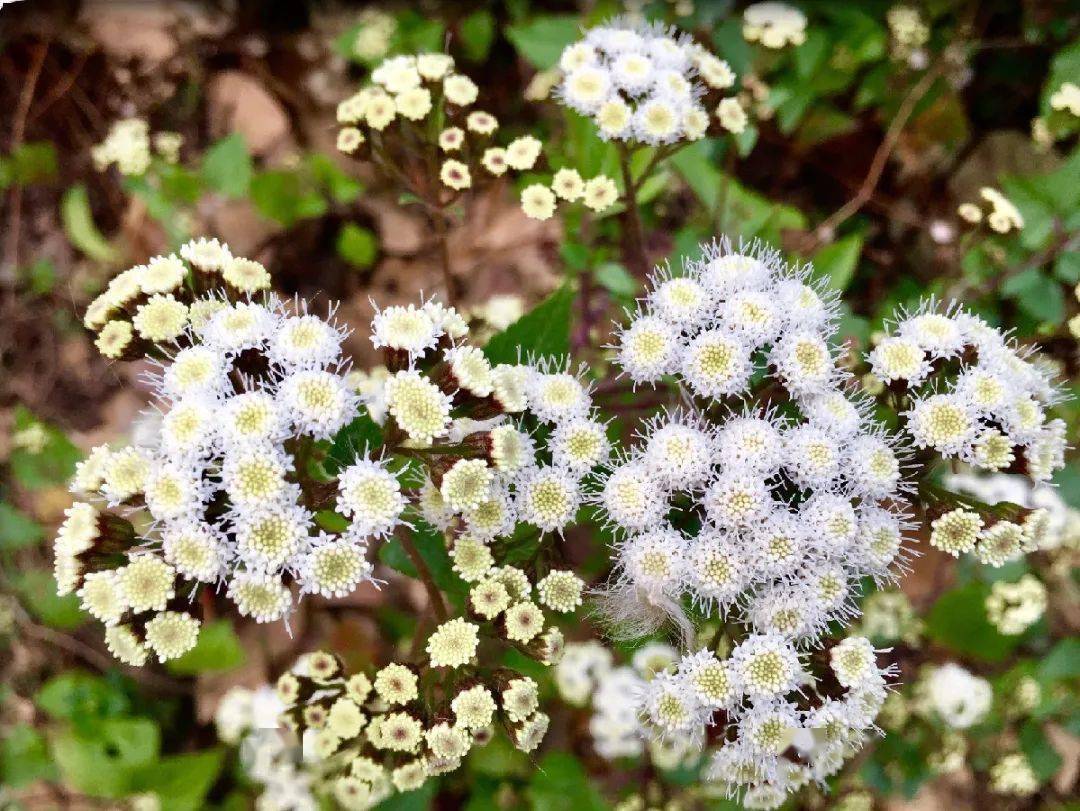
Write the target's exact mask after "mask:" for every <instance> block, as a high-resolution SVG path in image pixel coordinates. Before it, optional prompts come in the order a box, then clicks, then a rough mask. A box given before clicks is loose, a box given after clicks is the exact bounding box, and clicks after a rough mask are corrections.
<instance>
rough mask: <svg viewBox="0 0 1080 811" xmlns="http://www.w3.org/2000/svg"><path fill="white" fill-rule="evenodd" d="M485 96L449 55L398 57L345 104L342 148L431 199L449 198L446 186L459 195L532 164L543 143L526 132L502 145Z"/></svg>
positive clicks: (377, 70)
mask: <svg viewBox="0 0 1080 811" xmlns="http://www.w3.org/2000/svg"><path fill="white" fill-rule="evenodd" d="M478 95H479V90H478V88H477V86H476V84H475V83H474V82H473V81H472V79H470V78H469V77H468V76H465V75H464V74H461V73H456V72H455V70H454V58H453V57H452V56H449V55H448V54H441V53H427V54H419V55H416V56H412V55H409V56H395V57H391V58H389V59H386V60H385V61H383V62H382V63H381V64H380V65H378V66H377V67H376V68H375V69H374V70H373V71H372V72H371V84H370V85H368V86H366V87H364V88H362V89H361V90H360V91H359V92H357V93H356V94H354V95H352V96H350V97H349V98H347V99H345V100H344V101H342V102H341V103H340V104H339V105H338V108H337V120H338V123H339V124H341V125H342V128H341V129H340V130H339V131H338V138H337V146H338V149H340V150H341V151H342V152H345V153H347V154H350V155H364V156H369V157H371V158H372V159H373V160H374V161H375V162H376V164H377V165H378V166H379V167H380V169H382V170H383V171H384V173H385V174H387V175H388V176H390V177H393V178H396V179H397V180H399V181H402V184H403V185H404V186H405V188H407V189H408V190H410V191H412V192H414V193H417V194H418V196H420V197H421V198H423V199H425V200H429V201H436V200H437V201H442V200H443V199H444V198H445V197H446V195H445V194H444V193H443V191H444V190H447V189H448V190H450V192H451V195H450V197H451V199H452V198H453V196H454V195H456V194H457V193H458V192H461V191H463V190H465V189H468V188H470V187H472V186H473V183H474V180H479V179H482V178H483V177H485V176H487V177H497V176H499V175H503V174H505V173H506V172H507V170H510V169H513V170H516V171H524V170H527V169H531V168H533V166H534V164H535V163H536V161H537V159H538V158H539V157H540V150H541V143H540V141H539V140H538V139H536V138H533V137H532V136H528V135H526V136H522V137H520V138H516V139H514V140H513V141H511V142H510V143H509V144H508V145H506V146H505V147H500V146H497V145H496V144H495V143H494V140H493V136H494V135H495V132H496V131H497V130H498V128H499V122H498V120H497V119H496V118H495V116H493V115H492V114H491V113H488V112H485V111H483V110H480V109H474V108H473V105H474V104H475V102H476V100H477V96H478ZM436 165H437V166H438V168H437V169H435V168H434V167H435V166H436ZM480 169H483V170H484V171H483V172H480ZM434 183H437V184H438V185H437V186H436V187H434V188H430V184H434Z"/></svg>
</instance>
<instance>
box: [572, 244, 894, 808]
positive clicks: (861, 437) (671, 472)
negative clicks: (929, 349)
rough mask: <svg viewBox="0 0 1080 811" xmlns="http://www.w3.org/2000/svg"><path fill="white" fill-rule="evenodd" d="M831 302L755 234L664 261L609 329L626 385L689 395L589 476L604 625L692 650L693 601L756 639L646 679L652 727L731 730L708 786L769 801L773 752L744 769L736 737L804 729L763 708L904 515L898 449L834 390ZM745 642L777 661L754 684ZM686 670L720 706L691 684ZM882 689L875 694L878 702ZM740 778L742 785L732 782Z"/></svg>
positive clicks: (848, 600)
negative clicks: (602, 555)
mask: <svg viewBox="0 0 1080 811" xmlns="http://www.w3.org/2000/svg"><path fill="white" fill-rule="evenodd" d="M835 315H836V307H835V303H834V301H833V300H832V299H831V298H830V297H829V296H828V295H827V294H825V292H824V291H823V290H822V289H820V288H818V287H815V286H814V285H812V284H810V283H809V271H808V270H807V269H792V268H790V267H788V266H787V265H786V264H784V263H783V262H782V261H781V259H780V258H779V256H778V254H776V252H774V251H771V250H769V249H767V248H766V247H764V246H761V245H758V244H754V245H752V246H749V247H745V248H742V249H740V250H739V251H734V250H733V249H732V247H731V245H730V244H729V243H728V242H726V241H723V242H722V243H720V244H712V245H706V246H704V248H703V258H702V259H700V260H697V261H692V262H688V263H686V266H685V272H684V273H683V274H681V275H672V274H671V273H669V272H667V271H664V272H659V273H658V274H657V275H656V276H655V277H654V278H653V280H652V284H651V286H650V289H649V290H648V293H647V295H646V297H645V299H644V301H643V303H642V305H641V306H640V307H639V309H638V310H637V312H636V313H634V314H633V316H632V318H631V320H630V322H629V323H628V324H627V325H626V326H625V327H623V328H621V329H620V331H619V334H618V337H617V341H616V346H615V349H616V352H617V362H618V363H619V365H620V366H621V367H622V369H623V371H624V372H625V374H626V375H627V376H628V377H629V378H630V379H631V380H632V381H633V382H634V383H635V384H645V383H650V384H656V383H660V382H662V381H669V382H673V383H674V384H676V385H678V387H679V389H680V391H681V392H682V395H683V402H684V406H683V407H682V408H679V409H675V410H672V411H668V412H664V413H662V414H661V415H659V416H658V417H656V418H653V419H651V420H649V421H647V422H645V423H644V425H643V427H642V428H641V430H640V431H639V432H638V437H639V439H640V442H639V443H638V444H637V445H636V446H635V447H634V448H633V449H632V450H631V451H630V452H629V453H628V454H625V455H623V456H621V457H620V458H618V459H617V460H616V462H615V463H613V464H612V465H610V466H608V467H607V468H606V469H605V470H604V471H603V473H602V474H601V475H600V476H599V477H598V483H597V487H596V489H595V492H594V493H593V494H592V495H591V498H590V500H591V501H592V502H593V503H594V504H595V505H596V506H597V508H598V512H599V514H600V516H601V517H602V519H603V520H604V521H605V522H606V523H607V524H608V525H609V526H610V527H611V529H612V530H613V531H614V533H615V534H616V537H617V538H618V539H619V540H618V541H617V544H616V568H615V574H614V577H613V582H612V583H611V584H610V585H609V587H608V590H607V592H606V594H605V595H604V597H603V598H602V601H603V606H604V608H605V610H606V613H607V614H608V615H609V617H610V618H611V619H612V620H613V621H614V623H615V625H616V629H617V630H622V631H624V632H625V633H626V634H627V635H628V636H636V635H640V634H641V633H643V632H651V631H653V630H655V629H656V627H657V626H658V625H659V624H661V623H662V622H664V621H669V620H670V621H674V623H675V624H676V625H677V626H679V627H680V628H681V629H682V631H683V638H684V643H685V644H687V645H688V646H689V645H690V644H691V643H690V635H691V629H690V626H691V623H690V619H689V617H688V615H687V602H690V603H692V604H693V605H694V607H695V610H696V611H698V612H700V613H703V614H704V615H705V616H706V617H712V616H720V617H727V618H731V619H737V620H738V621H740V622H742V623H745V624H746V625H747V626H748V627H749V629H750V630H751V632H752V633H751V635H750V636H749V637H748V638H747V639H746V640H744V641H743V642H742V643H741V644H740V645H739V646H738V647H737V648H736V652H735V653H734V654H733V656H732V658H731V660H729V661H727V662H719V661H718V660H716V658H715V656H714V655H713V654H712V653H711V652H709V651H707V650H706V651H701V652H698V653H695V654H693V655H687V656H686V657H685V658H684V659H683V660H682V661H681V662H680V663H679V666H678V669H677V671H676V673H674V674H671V675H669V676H666V677H663V678H661V679H657V680H654V681H653V682H651V683H650V685H649V691H648V693H647V695H646V698H645V700H644V703H643V707H644V710H643V711H644V713H645V714H646V716H647V717H648V718H649V719H650V725H651V726H652V727H653V728H654V729H656V730H658V731H659V732H661V733H663V732H665V731H672V730H675V729H680V730H687V729H696V730H698V732H697V733H696V734H697V735H698V736H699V738H700V729H701V727H702V726H703V725H704V724H707V723H710V722H714V723H718V724H721V725H724V724H728V725H731V726H733V727H734V729H735V730H736V735H735V737H736V739H737V740H738V741H739V742H740V743H739V745H738V746H735V745H733V748H731V751H730V753H728V754H723V752H725V751H727V747H726V748H725V750H722V751H721V753H720V754H718V755H717V761H716V762H717V764H718V765H717V766H716V767H715V772H716V774H717V775H718V779H720V780H721V781H723V782H732V783H736V782H741V783H743V784H745V785H748V786H750V787H752V790H753V791H754V792H755V793H762V794H770V796H771V793H778V796H780V797H781V798H782V797H783V795H784V792H785V791H786V790H787V789H789V788H791V789H793V788H794V787H795V781H789V780H788V779H787V778H786V777H784V773H786V772H785V769H787V768H788V767H787V765H785V764H780V763H779V762H773V767H775V768H772V767H770V768H768V769H766V770H765V771H750V772H740V771H739V769H738V768H736V766H738V767H739V768H741V767H742V766H743V765H745V764H744V763H743V760H742V758H743V757H744V756H746V757H748V755H749V753H750V751H751V750H750V749H747V748H746V747H744V746H743V745H742V742H743V741H745V740H749V738H748V737H747V736H752V735H753V734H755V733H754V730H755V729H756V728H757V725H758V724H759V723H760V724H765V725H766V726H768V727H769V728H773V727H775V726H776V724H780V721H778V720H776V718H777V717H778V716H776V713H780V714H782V715H784V718H785V719H786V720H784V722H783V724H781V725H780V726H781V727H782V728H784V729H789V728H792V729H793V728H796V727H798V726H800V725H801V724H803V721H805V720H806V719H800V716H799V714H798V713H797V712H795V710H794V709H793V707H792V706H788V705H786V704H785V705H783V706H782V707H777V706H773V704H774V703H775V702H773V701H772V699H779V698H781V697H783V696H785V695H787V694H788V693H791V692H792V691H794V690H796V688H797V687H798V686H799V685H800V684H801V683H802V681H801V679H804V678H810V676H806V677H804V676H802V673H803V669H802V667H801V665H800V664H799V657H798V654H797V653H796V650H798V649H801V648H805V647H807V646H811V645H816V644H820V637H821V636H822V634H823V633H824V632H825V631H826V630H827V627H828V625H829V623H831V622H833V621H837V620H839V621H844V620H846V619H848V618H850V617H853V616H854V615H855V614H856V613H857V609H856V605H855V602H854V599H853V597H854V594H855V592H856V590H857V587H858V581H859V579H860V578H861V577H866V576H869V577H873V578H875V579H876V580H878V581H884V580H888V579H889V578H890V577H891V574H890V567H891V566H892V564H893V563H894V562H895V561H896V560H897V558H898V556H899V555H900V554H901V541H902V536H903V533H904V531H905V529H906V523H907V519H906V513H905V512H904V505H905V503H906V499H905V496H904V490H905V485H904V483H903V481H902V477H901V467H902V457H901V454H900V453H899V451H898V450H897V448H896V446H895V443H894V442H893V441H892V440H891V439H890V437H889V436H888V435H887V434H886V433H885V432H884V430H883V429H882V428H881V427H879V426H878V425H877V424H876V423H874V422H873V421H872V420H871V418H870V416H869V409H868V406H867V405H866V404H865V403H864V402H862V401H860V400H859V399H857V398H855V397H854V396H853V395H851V394H849V393H848V391H847V387H846V383H847V373H845V372H844V371H843V370H842V369H841V368H840V367H839V365H838V363H837V360H836V357H835V354H836V353H835V350H834V347H833V345H832V341H833V339H834V335H835ZM620 626H622V627H620ZM844 644H849V643H844ZM850 644H854V643H850ZM758 648H761V649H762V650H767V651H768V655H767V656H766V660H767V661H769V662H772V663H773V664H775V667H772V665H770V669H769V673H773V674H774V675H773V676H761V678H762V679H765V680H764V681H759V680H758V677H757V676H754V675H753V674H750V675H749V676H748V675H747V674H744V673H742V672H741V671H740V670H739V668H740V667H741V665H740V664H739V662H740V661H742V659H743V658H745V657H750V658H751V659H753V658H754V656H752V655H751V653H750V652H751V651H754V650H757V649H758ZM872 662H873V656H872V651H871V654H870V655H869V663H868V664H867V667H868V668H869V669H870V670H872V672H873V673H874V674H875V676H876V677H877V678H878V679H879V680H880V674H879V672H878V670H877V668H876V665H873V666H872V667H871V665H872ZM699 670H700V671H701V672H704V673H707V674H708V676H707V678H708V679H709V680H710V684H711V685H713V687H712V688H710V689H713V688H715V690H717V691H718V692H717V694H716V696H715V697H714V699H711V700H705V699H703V698H701V696H702V695H704V694H703V693H702V694H695V693H694V691H693V690H691V689H690V688H689V687H688V686H687V685H688V684H690V683H691V682H692V681H693V679H694V678H696V676H695V674H698V673H699ZM755 673H756V671H755ZM703 678H705V677H704V676H703ZM747 678H749V679H750V680H749V681H747V680H746V679H747ZM769 679H773V681H769ZM878 686H879V685H877V682H875V687H874V688H873V691H872V692H873V694H874V695H875V696H876V695H877V694H878V692H880V694H881V697H883V696H884V687H883V684H882V685H880V691H879V690H878ZM695 695H697V697H696V698H695V697H694V696H695ZM766 696H769V697H771V698H770V700H768V701H766V700H764V697H766ZM863 698H864V696H862V695H861V694H860V695H859V696H858V697H852V698H851V699H850V702H849V704H850V705H851V706H855V705H858V704H860V702H861V701H862V699H863ZM744 700H745V702H746V703H745V704H744ZM830 706H831V705H830ZM845 706H846V705H845ZM719 709H723V710H724V714H723V715H716V713H717V711H718V710H719ZM714 716H715V717H714ZM766 716H768V717H766ZM774 716H775V717H774ZM769 719H772V720H769ZM793 719H794V720H793ZM870 720H872V714H871V715H870V716H869V717H868V718H865V719H864V722H863V723H852V724H851V726H852V727H853V728H859V729H861V728H864V727H867V726H869V723H870ZM767 721H768V723H766V722H767ZM773 721H776V724H773V723H772V722H773ZM796 722H798V723H796ZM808 723H809V722H808ZM777 728H780V727H777ZM729 737H731V736H730V735H729ZM854 737H857V736H854ZM854 737H853V736H849V737H848V738H847V741H848V742H849V743H850V741H851V740H853V739H854ZM859 739H860V740H861V737H860V738H859ZM778 740H779V739H778ZM785 740H786V738H785ZM786 746H787V744H786V743H785V744H784V745H783V746H781V747H780V749H779V750H777V751H776V753H775V754H777V755H778V754H779V753H780V752H781V751H783V749H785V748H786ZM841 750H843V752H844V753H845V755H846V754H850V752H851V751H852V750H851V749H850V748H847V747H846V744H845V746H844V747H840V748H838V749H830V750H829V755H830V757H832V756H834V755H837V753H838V752H840V751H841ZM755 751H756V750H755ZM732 758H735V759H734V760H732ZM751 760H754V759H753V758H751ZM755 762H758V763H759V764H760V762H761V761H760V759H757V760H756V761H755ZM839 762H842V757H841V758H840V760H839V761H838V762H837V763H836V766H837V767H838V765H839ZM725 764H726V765H725ZM781 766H783V767H784V768H783V769H781ZM830 768H831V767H830ZM795 771H799V770H798V769H796V770H795ZM740 773H742V774H744V775H745V779H743V780H741V781H740V780H736V779H734V776H735V775H737V774H740ZM792 773H794V772H792ZM800 773H801V772H800Z"/></svg>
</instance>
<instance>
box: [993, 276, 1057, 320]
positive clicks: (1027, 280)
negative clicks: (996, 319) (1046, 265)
mask: <svg viewBox="0 0 1080 811" xmlns="http://www.w3.org/2000/svg"><path fill="white" fill-rule="evenodd" d="M1001 294H1002V295H1003V296H1007V297H1008V298H1011V299H1014V300H1015V301H1016V303H1017V304H1018V305H1019V306H1020V309H1021V310H1023V311H1024V312H1025V313H1027V314H1028V315H1030V316H1031V317H1032V318H1034V319H1036V320H1037V321H1045V322H1046V323H1049V324H1057V323H1060V322H1061V321H1062V319H1063V318H1064V317H1065V296H1064V294H1063V293H1062V292H1061V285H1060V284H1058V282H1057V281H1055V280H1054V279H1052V278H1051V277H1050V276H1048V275H1047V274H1046V273H1044V272H1043V271H1041V270H1039V269H1038V268H1030V269H1028V270H1025V271H1024V272H1023V273H1019V274H1017V275H1016V276H1013V277H1012V278H1011V279H1008V280H1007V281H1006V282H1005V283H1004V284H1003V285H1001Z"/></svg>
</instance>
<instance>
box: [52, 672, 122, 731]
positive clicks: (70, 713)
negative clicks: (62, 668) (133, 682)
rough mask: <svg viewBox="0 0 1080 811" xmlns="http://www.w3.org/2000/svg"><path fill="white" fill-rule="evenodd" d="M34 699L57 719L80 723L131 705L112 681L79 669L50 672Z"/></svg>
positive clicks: (89, 723) (89, 722)
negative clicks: (51, 673) (52, 673)
mask: <svg viewBox="0 0 1080 811" xmlns="http://www.w3.org/2000/svg"><path fill="white" fill-rule="evenodd" d="M34 703H36V704H37V706H38V707H39V708H40V709H41V710H42V711H44V712H46V713H48V714H49V715H50V716H52V717H53V718H54V719H56V720H58V721H70V722H72V723H74V724H77V725H83V726H85V725H93V724H96V723H97V722H99V721H101V720H102V719H104V718H109V717H114V716H117V715H122V714H124V713H126V712H128V711H130V709H131V702H130V700H129V699H128V696H127V694H126V693H125V692H124V691H123V689H122V688H121V687H120V686H119V684H118V683H117V682H116V681H110V680H109V679H106V678H103V677H102V676H96V675H93V674H91V673H87V672H86V671H83V670H68V671H66V672H64V673H60V674H59V675H57V676H53V677H52V678H51V679H49V680H48V681H47V682H45V684H43V685H42V686H41V688H40V689H39V690H38V692H37V695H35V696H34Z"/></svg>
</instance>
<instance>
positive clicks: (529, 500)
mask: <svg viewBox="0 0 1080 811" xmlns="http://www.w3.org/2000/svg"><path fill="white" fill-rule="evenodd" d="M580 504H581V494H580V491H579V488H578V481H577V478H576V477H575V476H573V475H572V474H571V473H570V472H569V471H567V470H565V469H564V468H559V467H541V468H537V469H535V470H532V471H530V472H528V473H527V474H526V476H525V478H524V480H523V481H522V482H521V483H520V484H519V485H518V491H517V509H518V514H519V515H520V516H521V519H522V520H523V521H527V522H528V523H530V524H532V525H533V526H536V527H538V528H539V529H541V530H542V531H544V532H551V531H555V530H559V531H561V530H562V528H563V527H565V526H566V525H567V524H569V523H570V522H571V521H572V520H573V519H574V516H575V515H576V514H577V510H578V507H579V506H580Z"/></svg>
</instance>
